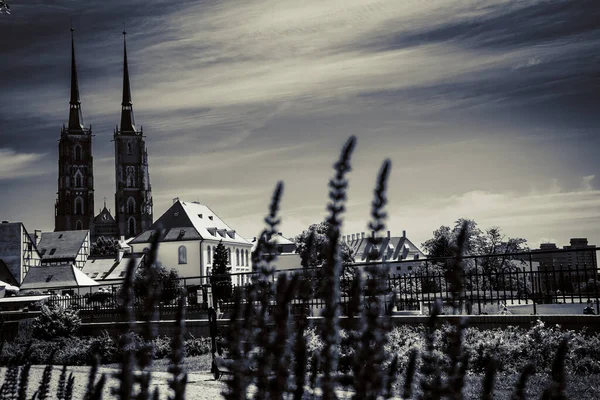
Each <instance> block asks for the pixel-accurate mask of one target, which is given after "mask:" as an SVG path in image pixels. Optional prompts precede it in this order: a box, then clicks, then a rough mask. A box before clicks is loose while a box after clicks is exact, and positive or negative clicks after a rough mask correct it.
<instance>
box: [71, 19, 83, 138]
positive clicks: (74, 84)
mask: <svg viewBox="0 0 600 400" xmlns="http://www.w3.org/2000/svg"><path fill="white" fill-rule="evenodd" d="M74 31H75V29H73V27H71V100H70V101H69V130H77V131H81V130H83V115H82V113H81V100H80V99H79V82H78V81H77V65H76V64H75V38H74V35H73V32H74Z"/></svg>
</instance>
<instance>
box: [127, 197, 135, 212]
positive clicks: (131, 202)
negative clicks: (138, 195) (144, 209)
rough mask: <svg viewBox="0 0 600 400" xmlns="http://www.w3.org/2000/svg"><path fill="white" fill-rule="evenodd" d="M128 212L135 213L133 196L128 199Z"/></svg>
mask: <svg viewBox="0 0 600 400" xmlns="http://www.w3.org/2000/svg"><path fill="white" fill-rule="evenodd" d="M127 213H128V214H135V200H134V199H133V197H130V198H128V199H127Z"/></svg>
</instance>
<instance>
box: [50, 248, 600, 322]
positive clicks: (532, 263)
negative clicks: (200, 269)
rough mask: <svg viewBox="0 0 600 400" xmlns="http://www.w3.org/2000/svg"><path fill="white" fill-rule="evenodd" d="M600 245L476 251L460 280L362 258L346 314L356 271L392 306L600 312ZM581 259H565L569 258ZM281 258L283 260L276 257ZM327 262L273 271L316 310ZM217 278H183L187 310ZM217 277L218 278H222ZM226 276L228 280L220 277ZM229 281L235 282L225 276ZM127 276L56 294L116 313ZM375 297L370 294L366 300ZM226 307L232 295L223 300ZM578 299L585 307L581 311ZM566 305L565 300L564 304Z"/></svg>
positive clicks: (432, 266)
mask: <svg viewBox="0 0 600 400" xmlns="http://www.w3.org/2000/svg"><path fill="white" fill-rule="evenodd" d="M598 250H600V249H595V248H591V249H571V250H554V251H545V252H540V251H533V252H521V253H510V254H509V253H506V254H494V255H488V256H469V257H464V258H463V259H462V268H461V269H457V270H456V271H457V274H458V275H459V276H460V278H461V279H460V280H458V281H457V282H461V284H460V285H457V284H453V280H452V279H451V274H450V271H453V270H454V269H455V265H454V259H452V258H437V259H432V258H429V259H423V260H418V259H413V260H402V261H395V262H383V263H382V262H379V263H355V264H351V265H346V266H344V267H343V271H342V274H341V281H340V287H341V289H342V290H341V295H340V298H339V304H340V307H341V310H342V314H344V313H345V312H346V310H347V309H348V306H349V304H350V301H349V300H350V299H349V297H348V293H347V292H348V288H349V287H350V278H351V277H352V276H353V275H354V274H356V273H358V274H359V275H360V276H361V277H362V283H363V285H364V289H365V296H366V297H373V296H379V298H380V300H381V303H382V304H383V306H384V311H385V312H421V313H427V312H428V310H429V308H430V307H431V305H432V304H433V303H434V302H435V301H441V302H442V303H443V304H445V305H446V307H447V309H448V308H449V307H450V306H451V305H453V306H457V307H458V310H459V312H461V313H465V314H496V313H525V314H538V313H540V312H544V310H540V307H542V305H544V307H543V308H544V309H547V308H548V306H549V305H554V306H556V305H559V304H561V305H563V306H564V305H569V304H570V305H571V307H570V308H569V307H563V308H564V309H565V310H566V311H565V312H564V313H582V311H583V308H582V307H580V305H582V304H586V305H587V304H588V303H589V304H591V305H592V307H593V308H594V309H595V310H594V311H595V313H596V314H600V301H599V300H600V298H599V296H600V277H599V274H598V268H597V261H596V260H597V257H596V254H597V253H596V252H597V251H598ZM569 259H572V260H576V261H578V262H575V263H566V262H563V261H564V260H569ZM275 264H276V261H275ZM321 272H322V269H320V268H298V269H292V270H285V271H275V273H274V274H273V275H271V278H270V279H272V281H273V282H275V281H276V280H277V279H278V277H280V276H281V274H287V275H293V274H298V275H300V279H301V280H304V281H305V282H306V283H308V286H309V287H310V288H311V289H310V296H309V297H308V298H307V299H304V300H300V299H296V300H294V302H293V306H294V307H296V308H297V309H303V310H308V311H307V312H310V313H313V314H316V313H318V311H319V309H321V308H323V307H324V302H323V300H322V299H321V296H320V294H319V284H320V281H321V280H320V274H321ZM230 276H231V278H232V279H231V282H232V283H231V286H232V290H236V291H240V292H242V294H243V293H244V292H247V291H248V290H249V289H250V288H251V287H252V286H253V285H255V284H256V281H257V279H258V274H257V273H256V272H249V273H232V274H230ZM211 278H213V279H214V278H219V277H216V276H214V275H213V276H195V277H185V278H181V279H180V286H182V287H186V289H187V293H188V294H187V296H188V302H187V304H188V314H190V313H192V314H193V313H203V312H206V310H207V309H208V307H209V305H210V306H212V305H213V304H212V303H213V302H214V300H213V299H212V296H211V293H212V289H213V288H214V287H215V285H216V284H215V283H213V284H211V283H210V282H211ZM217 280H218V279H217ZM220 284H223V283H220ZM224 285H228V284H224ZM119 290H120V284H118V283H113V284H101V285H100V286H98V287H92V288H84V289H81V288H61V289H60V290H55V291H54V295H53V296H52V297H50V299H49V302H50V303H52V304H59V305H62V306H71V307H75V308H77V309H79V310H82V311H84V313H90V314H91V315H96V316H97V315H106V316H110V315H116V312H117V311H116V310H117V305H118V299H119V295H118V294H119ZM364 303H365V304H367V305H368V304H369V302H364ZM141 304H142V303H141V301H140V300H139V299H138V300H136V301H135V302H134V308H135V313H136V315H138V314H140V313H141V312H142V306H141ZM217 305H219V306H220V308H221V309H222V310H224V311H228V310H230V309H231V303H227V302H223V301H219V302H218V304H217ZM174 307H175V306H174V305H173V304H161V305H160V310H159V313H160V315H169V314H170V313H174ZM578 307H579V308H581V310H579V311H578ZM558 308H560V307H558Z"/></svg>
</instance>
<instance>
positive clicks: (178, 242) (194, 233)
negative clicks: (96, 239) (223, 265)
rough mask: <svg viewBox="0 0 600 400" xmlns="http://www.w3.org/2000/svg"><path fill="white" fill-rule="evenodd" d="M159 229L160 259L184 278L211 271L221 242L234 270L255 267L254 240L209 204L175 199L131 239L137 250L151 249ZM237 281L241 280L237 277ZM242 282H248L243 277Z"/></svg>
mask: <svg viewBox="0 0 600 400" xmlns="http://www.w3.org/2000/svg"><path fill="white" fill-rule="evenodd" d="M156 230H158V231H159V238H158V240H159V242H160V244H159V248H158V254H157V261H159V262H160V263H161V264H163V266H164V267H165V268H167V269H176V270H177V271H178V272H179V276H181V277H182V278H197V277H199V276H207V275H210V272H211V268H212V265H213V260H214V252H215V248H216V246H217V245H218V244H219V242H223V245H225V247H226V248H227V251H228V253H229V264H230V265H231V271H230V272H231V273H232V274H235V273H244V272H250V271H251V265H250V257H251V254H250V251H251V248H252V243H250V242H249V241H247V240H246V239H244V238H243V237H241V236H240V235H239V234H238V233H237V232H236V231H235V230H233V229H231V228H230V227H229V226H228V225H227V224H226V223H225V222H224V221H223V220H222V219H221V218H219V217H218V216H217V215H216V214H215V213H214V212H213V211H212V210H211V209H210V208H209V207H208V206H205V205H202V204H199V203H197V202H185V201H179V199H175V201H174V203H173V205H172V206H171V208H169V209H168V210H167V211H165V213H164V214H163V215H162V216H161V217H160V218H159V219H158V220H156V222H154V224H152V226H151V227H150V228H149V229H148V230H146V231H144V232H142V233H141V234H140V235H138V236H137V237H135V238H134V239H133V240H132V241H130V242H129V246H130V247H131V248H132V251H133V253H141V252H145V251H147V249H148V248H149V247H150V242H151V241H152V239H153V237H152V235H153V234H154V232H155V231H156ZM244 277H245V278H247V277H246V276H244ZM185 283H186V284H187V285H197V284H201V283H207V282H206V280H204V281H203V282H201V281H200V279H188V280H186V282H185ZM233 283H234V285H236V284H238V281H237V277H236V278H235V279H233ZM242 283H245V282H241V281H240V284H242Z"/></svg>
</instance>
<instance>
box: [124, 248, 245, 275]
mask: <svg viewBox="0 0 600 400" xmlns="http://www.w3.org/2000/svg"><path fill="white" fill-rule="evenodd" d="M218 243H219V242H213V241H207V240H205V241H200V240H188V241H176V242H161V243H160V245H159V247H158V254H157V260H158V261H159V262H160V263H162V264H163V265H164V266H165V268H167V269H176V270H177V272H178V273H179V276H180V277H182V278H187V277H197V276H206V275H207V274H209V273H210V272H211V271H212V267H213V260H214V248H215V247H216V246H217V245H218ZM132 246H133V252H134V253H138V252H140V253H141V252H143V251H144V249H145V248H148V247H149V244H147V243H137V244H132ZM181 246H185V248H186V255H187V263H185V264H180V263H179V248H180V247H181ZM225 247H226V248H227V249H230V250H231V258H230V265H231V273H241V272H250V271H251V270H252V268H251V267H250V245H247V246H241V245H229V244H227V245H225ZM209 248H210V252H211V255H210V257H209V255H208V251H209ZM236 250H240V251H242V250H243V251H244V260H243V262H242V259H241V257H240V262H239V263H238V260H237V257H236ZM246 250H247V251H248V264H247V265H246V262H245V252H246ZM236 282H237V281H236V280H235V279H234V284H236ZM186 283H187V284H188V285H193V284H202V283H206V282H199V281H198V280H195V281H192V280H190V281H189V282H186Z"/></svg>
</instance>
